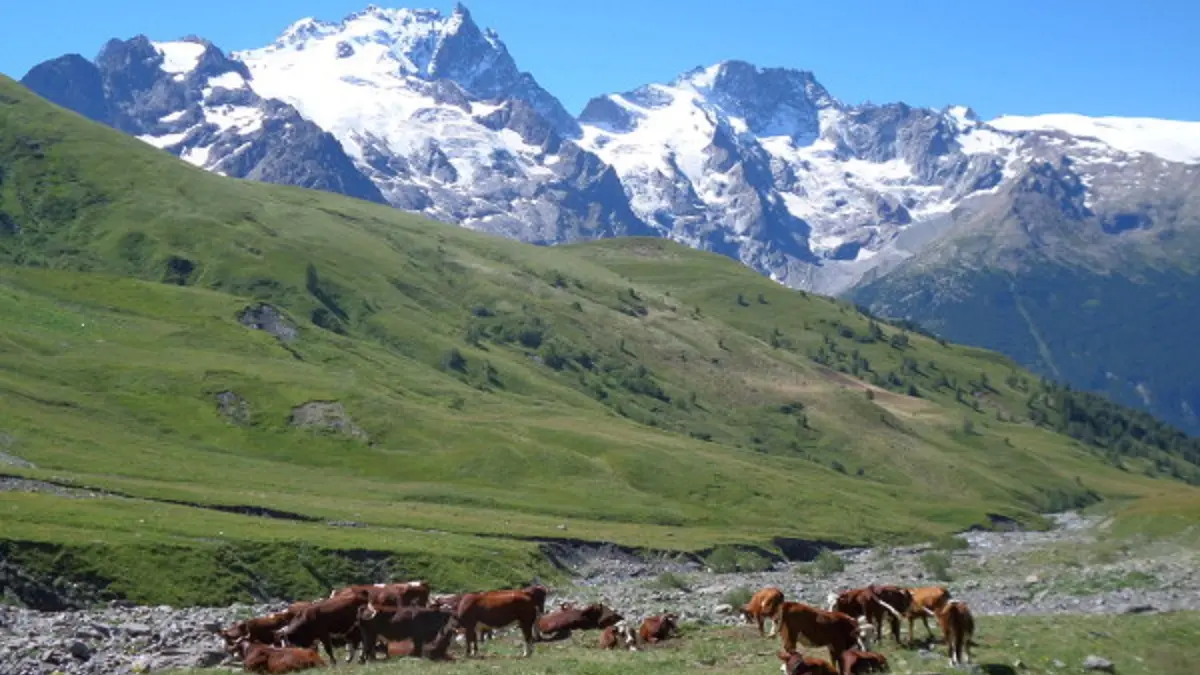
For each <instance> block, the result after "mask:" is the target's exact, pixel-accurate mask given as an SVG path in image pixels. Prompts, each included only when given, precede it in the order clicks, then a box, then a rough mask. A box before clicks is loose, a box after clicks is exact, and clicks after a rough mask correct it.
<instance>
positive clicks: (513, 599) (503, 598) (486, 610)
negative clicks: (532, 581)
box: [455, 587, 545, 657]
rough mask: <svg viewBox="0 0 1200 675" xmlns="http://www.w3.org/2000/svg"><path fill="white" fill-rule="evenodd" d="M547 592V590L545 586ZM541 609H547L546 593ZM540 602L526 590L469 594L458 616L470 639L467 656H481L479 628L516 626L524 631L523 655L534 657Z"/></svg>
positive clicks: (467, 637) (461, 603) (467, 639)
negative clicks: (545, 607) (534, 636)
mask: <svg viewBox="0 0 1200 675" xmlns="http://www.w3.org/2000/svg"><path fill="white" fill-rule="evenodd" d="M537 588H542V590H543V591H545V589H544V588H543V587H537ZM541 603H542V604H541V606H542V607H544V606H545V594H544V593H543V594H542V600H541ZM538 606H539V605H538V601H537V600H535V598H534V596H533V595H531V594H530V593H526V592H525V591H487V592H486V593H467V594H466V595H464V596H463V597H462V600H460V601H459V603H458V610H457V611H456V612H455V615H456V616H457V617H458V623H459V624H460V625H461V626H462V629H463V635H464V637H465V638H466V648H467V655H468V656H471V655H472V654H474V655H478V654H479V638H478V636H477V635H476V628H477V627H478V626H480V625H485V626H490V627H492V628H503V627H504V626H507V625H509V624H511V623H514V622H515V623H516V624H517V626H518V627H519V628H520V629H521V636H522V638H523V639H524V646H523V649H522V652H521V655H522V656H525V657H528V656H531V655H532V654H533V630H534V624H535V623H536V622H537V619H538V615H539V612H538Z"/></svg>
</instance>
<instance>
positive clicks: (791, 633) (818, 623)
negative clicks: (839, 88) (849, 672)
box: [776, 602, 859, 663]
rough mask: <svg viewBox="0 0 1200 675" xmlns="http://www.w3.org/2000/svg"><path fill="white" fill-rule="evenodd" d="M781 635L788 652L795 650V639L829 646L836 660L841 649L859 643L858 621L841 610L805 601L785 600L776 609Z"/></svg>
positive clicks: (830, 652)
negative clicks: (820, 606) (832, 609)
mask: <svg viewBox="0 0 1200 675" xmlns="http://www.w3.org/2000/svg"><path fill="white" fill-rule="evenodd" d="M776 617H777V618H776V622H777V623H779V635H780V637H782V639H783V649H784V651H786V652H794V651H796V642H797V641H799V642H800V643H801V644H803V645H804V646H806V647H827V648H828V649H829V656H830V660H831V661H832V662H833V663H839V662H840V661H841V657H842V652H844V651H846V650H847V649H851V648H853V647H854V646H855V645H857V644H858V640H859V631H858V621H857V620H855V619H854V617H852V616H850V615H848V614H844V613H842V612H836V611H835V612H826V611H824V610H820V609H817V608H816V607H812V606H809V605H806V604H804V603H802V602H784V603H783V604H781V605H780V606H779V611H778V612H777V613H776Z"/></svg>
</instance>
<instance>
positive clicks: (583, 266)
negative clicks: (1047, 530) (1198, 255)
mask: <svg viewBox="0 0 1200 675" xmlns="http://www.w3.org/2000/svg"><path fill="white" fill-rule="evenodd" d="M0 173H2V175H3V176H4V180H3V182H0V263H3V264H0V409H2V410H3V411H4V415H3V417H0V438H2V439H4V440H3V443H4V447H3V452H4V453H6V454H7V455H11V456H15V457H19V458H21V459H22V460H24V461H27V462H31V463H33V464H34V465H35V468H28V467H19V466H13V467H11V468H6V469H5V470H6V471H7V472H8V473H12V474H16V475H21V476H25V477H29V478H34V479H54V480H57V481H62V482H69V483H73V484H77V485H85V486H89V487H93V488H103V489H105V490H109V491H115V492H119V493H121V494H123V495H126V496H125V497H102V498H97V499H91V500H87V501H64V500H60V499H57V498H54V497H30V496H27V495H20V494H4V495H0V510H3V512H4V514H5V521H4V522H5V528H4V530H3V533H2V534H0V537H2V538H3V540H4V541H6V542H11V543H12V544H13V545H21V546H24V547H25V548H28V546H27V545H28V544H32V543H37V544H39V545H42V546H46V547H51V548H52V549H54V551H55V555H58V556H60V557H61V558H62V559H64V560H73V561H75V562H73V563H71V564H68V563H67V562H62V563H58V564H60V565H61V566H62V567H63V569H68V570H71V571H73V573H75V574H79V575H83V577H86V578H90V579H93V580H95V581H98V582H100V583H102V584H107V585H109V586H110V587H111V588H114V589H118V590H119V591H120V592H121V593H124V594H133V595H135V596H136V597H139V598H141V599H145V600H146V601H158V600H162V601H167V600H171V601H177V600H181V599H186V598H193V597H196V596H198V595H202V594H203V593H202V590H203V589H205V588H207V587H212V588H215V589H219V592H214V593H211V594H207V595H205V597H207V598H209V599H210V600H211V601H212V602H228V601H231V600H245V599H249V598H250V597H254V596H255V595H256V594H259V593H260V591H261V590H262V589H261V586H264V585H265V586H266V587H268V588H270V589H275V590H278V591H279V592H281V593H288V594H293V595H300V594H303V593H307V591H308V590H309V589H310V581H309V580H306V579H305V578H304V577H303V576H300V577H297V576H296V575H293V574H291V573H290V572H286V571H284V570H282V569H279V570H275V571H273V572H272V574H271V575H270V576H269V578H267V579H265V580H258V581H255V580H254V579H252V578H251V576H250V575H249V574H248V572H247V571H246V568H245V567H244V566H238V565H231V564H228V561H227V557H228V556H226V555H225V554H224V553H214V551H218V552H219V551H221V550H223V549H221V548H220V547H222V546H232V547H234V548H239V547H241V548H248V549H255V547H266V549H267V552H265V553H263V554H262V555H263V556H265V557H270V556H279V557H280V559H282V558H283V557H286V556H287V555H295V551H297V550H299V549H300V547H304V546H320V547H323V548H322V550H327V551H329V552H330V553H329V555H330V556H332V557H334V558H340V559H343V560H350V561H353V560H354V557H355V555H357V554H356V553H355V552H356V551H370V552H372V555H375V554H378V555H379V556H381V557H388V559H389V560H391V561H392V563H391V564H394V565H396V566H400V567H405V568H407V569H414V570H418V571H424V572H427V573H428V574H425V575H424V576H427V577H428V578H429V579H430V580H431V581H432V582H434V583H438V584H440V585H443V586H452V585H459V584H464V583H466V580H467V577H468V576H470V574H471V573H472V572H471V571H472V570H475V571H477V572H478V574H479V577H478V579H479V582H480V583H483V582H485V581H486V582H488V583H491V582H496V583H499V582H501V581H504V580H509V579H512V578H527V577H529V576H531V575H535V574H543V573H547V571H546V570H545V569H544V564H540V563H536V562H534V559H536V558H537V548H536V545H535V544H534V543H533V542H535V541H536V540H542V539H564V538H566V539H579V540H588V541H607V542H615V543H618V544H622V545H626V546H631V547H643V548H654V549H658V550H672V551H689V552H692V551H707V550H713V549H714V547H717V546H721V545H729V546H736V547H759V548H763V549H767V550H781V549H782V548H783V546H784V544H786V543H787V540H794V539H805V540H819V541H833V542H838V543H842V544H868V543H898V542H915V541H921V540H928V539H929V538H932V537H936V536H938V535H942V534H945V533H948V532H953V531H958V530H962V529H965V528H967V527H969V526H972V525H979V524H984V523H986V522H988V514H1000V515H1005V516H1009V517H1012V518H1015V519H1017V520H1019V521H1021V522H1024V523H1026V524H1031V525H1037V524H1038V523H1039V521H1040V519H1039V517H1038V515H1037V513H1038V512H1039V511H1042V510H1044V509H1047V508H1050V507H1052V506H1062V505H1064V504H1065V505H1071V504H1083V503H1087V502H1088V501H1090V500H1091V499H1092V498H1093V495H1096V496H1100V497H1103V498H1107V499H1113V500H1116V499H1120V500H1125V501H1126V503H1130V504H1136V503H1138V501H1137V500H1139V499H1142V498H1146V497H1153V498H1156V499H1161V500H1163V502H1162V503H1163V504H1168V503H1170V504H1175V505H1176V507H1178V508H1185V509H1186V508H1191V507H1190V506H1187V505H1189V504H1194V503H1200V499H1198V498H1197V495H1198V494H1200V491H1198V490H1196V489H1194V488H1189V487H1187V486H1184V485H1182V484H1181V483H1178V482H1175V481H1169V480H1164V479H1161V478H1153V477H1148V476H1145V475H1143V474H1142V472H1141V471H1139V470H1138V469H1139V468H1140V467H1139V466H1138V465H1137V464H1136V462H1134V463H1133V464H1131V465H1130V466H1129V467H1127V469H1126V470H1123V469H1120V468H1117V467H1114V466H1111V465H1109V464H1106V463H1105V462H1103V461H1101V459H1100V458H1099V457H1098V456H1097V455H1096V453H1095V452H1094V451H1093V450H1091V449H1088V448H1085V447H1084V446H1082V445H1080V444H1079V443H1078V442H1076V441H1074V440H1072V439H1070V438H1067V437H1065V436H1062V435H1059V434H1055V433H1052V432H1050V431H1048V430H1046V429H1044V428H1039V427H1037V426H1035V425H1033V424H1031V423H1029V421H1028V420H1026V419H1024V418H1023V417H1022V415H1021V411H1022V410H1023V406H1024V402H1025V398H1026V395H1025V393H1024V392H1023V391H1022V390H1021V389H1020V388H1019V383H1020V381H1021V380H1020V378H1029V377H1031V376H1029V375H1028V374H1027V373H1023V372H1022V371H1020V370H1019V369H1016V368H1015V366H1014V365H1013V364H1012V363H1011V362H1009V361H1008V360H1006V359H1004V358H1002V357H999V356H997V355H995V354H990V353H987V352H983V351H981V350H977V349H969V348H964V347H959V346H956V345H950V344H940V343H938V342H936V341H934V340H931V339H928V338H926V337H923V336H921V335H917V334H913V333H906V332H905V331H902V330H901V329H899V328H896V327H893V326H890V325H886V324H877V323H875V322H873V321H872V320H871V319H870V318H869V317H867V316H864V315H863V314H861V313H859V312H858V311H857V310H855V309H854V308H853V307H851V306H849V305H847V304H846V303H844V302H838V301H834V300H831V299H828V298H821V297H817V296H812V295H808V294H803V293H798V292H793V291H790V290H787V289H785V288H783V287H781V286H779V285H777V284H774V283H773V282H771V281H769V280H767V279H764V278H763V277H761V276H759V275H757V274H755V273H754V272H752V271H751V270H749V269H747V268H744V267H742V266H741V265H738V264H737V263H735V262H733V261H731V260H729V259H727V258H724V257H722V256H719V255H715V254H707V253H702V252H697V251H693V250H691V249H688V248H686V247H683V246H680V245H676V244H673V243H670V242H666V241H662V240H657V239H638V238H633V239H621V240H611V241H604V242H596V243H590V244H581V245H571V246H562V247H553V248H539V247H533V246H527V245H523V244H519V243H516V242H513V241H508V240H503V239H499V238H496V237H490V236H485V235H480V234H478V233H474V232H470V231H468V230H464V229H461V228H457V227H453V226H449V225H444V224H438V223H433V222H430V221H427V220H424V219H421V218H418V217H414V216H412V215H409V214H405V213H401V212H398V211H396V210H394V209H389V208H386V207H381V206H379V205H375V204H370V203H367V202H361V201H356V200H351V199H347V198H343V197H339V196H336V195H330V194H325V193H320V192H315V191H306V190H301V189H298V188H291V187H283V186H274V185H265V184H260V183H254V182H249V181H237V180H230V179H225V178H222V177H219V176H215V175H212V174H209V173H206V172H204V171H201V170H199V169H195V168H193V167H189V166H187V165H186V164H184V163H183V162H180V161H179V160H177V159H175V158H173V157H171V156H170V155H168V154H167V153H164V152H161V151H157V150H155V149H153V148H150V147H148V146H146V145H145V144H144V143H142V142H140V141H137V140H136V139H132V138H129V137H126V136H124V135H122V134H120V133H118V132H115V131H113V130H111V129H107V128H104V127H102V126H100V125H96V124H93V123H90V122H88V121H86V120H84V119H83V118H81V117H79V116H77V115H74V114H72V113H68V112H65V111H63V110H61V109H58V108H56V107H54V106H51V105H49V104H47V103H46V102H44V101H42V100H40V99H38V98H36V97H34V96H32V95H31V94H30V93H28V92H27V91H25V90H24V89H23V88H21V87H19V86H18V85H16V84H15V83H13V82H11V81H10V80H0ZM9 224H14V225H15V227H14V226H10V225H9ZM739 293H740V294H742V296H743V297H744V298H749V299H752V301H751V302H749V303H747V304H742V303H738V302H737V301H736V299H737V296H738V294H739ZM760 296H761V298H760ZM259 302H266V303H269V304H271V305H272V306H274V307H276V308H278V310H279V311H281V312H282V313H283V314H284V315H285V316H286V317H287V318H288V319H289V320H290V321H291V322H293V323H294V324H295V326H296V328H297V336H296V339H295V340H293V341H291V342H288V343H283V342H281V341H279V340H277V339H275V338H274V337H272V336H270V335H268V334H265V333H263V332H260V331H254V330H250V329H248V328H246V327H245V326H243V325H241V324H240V323H239V321H238V316H239V315H240V314H241V312H242V311H243V310H244V309H246V308H247V307H248V306H251V305H253V304H256V303H259ZM981 373H984V374H986V378H985V379H986V380H987V381H988V382H990V383H991V384H990V387H989V390H988V391H987V392H986V393H981V394H980V396H979V398H977V399H974V400H975V403H974V404H972V405H965V404H964V403H961V402H959V400H958V399H959V395H958V394H956V393H955V391H954V390H952V389H950V388H948V387H946V386H942V385H939V382H941V381H943V380H953V381H955V382H958V383H966V382H969V381H972V380H974V379H980V378H981ZM1014 374H1016V375H1019V377H1018V378H1017V379H1013V378H1010V377H1009V376H1013V375H1014ZM1006 379H1007V380H1011V381H1013V382H1016V383H1017V386H1010V385H1008V384H1007V383H1006ZM875 383H878V384H875ZM910 384H915V385H916V386H917V387H918V389H919V392H920V396H919V397H913V396H909V395H907V394H906V393H905V392H907V391H908V385H910ZM867 390H869V391H872V397H871V398H870V399H868V398H867V397H866V396H864V395H863V392H864V391H867ZM226 392H232V393H233V394H234V395H236V396H237V397H238V398H239V399H240V400H241V401H244V405H245V408H244V410H243V412H244V414H242V415H239V416H237V417H226V416H225V415H223V414H222V413H221V408H220V406H219V405H218V400H219V399H218V396H220V395H224V394H225V393H226ZM980 401H982V403H980ZM311 402H337V403H339V404H341V405H342V406H343V408H344V410H345V412H346V415H347V416H348V417H349V420H348V422H349V424H352V425H353V427H354V428H355V429H358V430H360V431H361V433H356V434H353V435H350V434H345V433H341V432H339V431H338V430H337V429H335V428H315V429H313V428H297V427H295V426H293V425H292V424H290V423H289V420H290V419H291V418H292V414H293V411H294V410H296V409H297V408H298V407H299V406H302V405H304V404H307V403H311ZM997 410H1001V411H1004V413H1005V414H1004V415H1003V418H1004V421H1001V420H1000V419H997V417H998V416H997V415H995V414H994V413H995V411H997ZM964 415H966V416H968V417H970V418H971V419H973V420H974V422H973V426H972V431H971V433H970V434H964V433H963V431H962V423H961V422H962V419H963V416H964ZM931 495H936V498H927V497H928V496H931ZM914 496H917V497H914ZM797 501H803V503H804V509H803V513H802V515H801V516H799V517H798V516H797V511H796V503H797ZM232 506H254V507H269V508H271V509H275V510H278V511H285V512H290V513H293V514H297V515H298V516H302V517H304V518H307V519H311V522H306V523H298V522H291V521H267V520H265V519H263V518H256V517H248V516H238V515H232V514H227V513H218V512H215V511H213V510H211V507H222V508H224V507H232ZM166 513H169V514H170V516H169V517H163V514H166ZM329 521H342V522H353V523H356V524H358V525H360V526H362V527H358V528H345V527H332V526H328V525H325V524H324V523H326V522H329ZM151 523H153V526H151ZM146 541H150V542H152V543H153V542H169V543H170V546H173V547H178V549H179V550H182V551H186V554H184V553H181V554H180V555H185V557H186V556H191V558H190V559H191V560H192V561H193V562H191V563H189V566H190V568H191V571H189V573H188V574H186V575H180V577H179V578H177V579H176V580H175V581H174V583H176V584H178V585H179V586H180V588H170V587H168V586H169V584H170V583H171V582H168V581H163V582H161V583H157V584H150V581H149V579H148V574H146V573H144V572H143V571H137V570H139V569H142V567H139V566H136V565H134V566H129V567H128V568H127V567H126V566H122V565H116V564H107V563H105V562H103V561H97V560H94V558H96V557H102V556H109V557H112V558H113V559H130V560H133V559H135V558H137V557H138V556H139V555H140V554H141V552H142V551H144V550H146V547H145V546H144V545H143V542H146ZM95 546H101V547H102V548H93V547H95ZM55 547H57V548H55ZM139 547H140V548H139ZM117 549H121V551H118V550H117ZM164 550H167V549H164ZM239 550H240V549H239ZM31 555H32V554H31ZM223 556H224V557H223ZM323 564H324V563H323ZM733 564H735V565H743V564H747V565H753V564H755V563H753V562H751V561H749V560H748V559H746V560H734V563H733ZM328 566H330V568H331V569H330V570H328V571H326V570H324V569H323V568H322V569H317V571H316V574H310V576H312V577H313V579H312V581H311V583H312V584H317V583H318V578H319V577H322V576H328V575H334V576H337V575H340V574H346V575H358V574H365V572H362V569H364V568H363V567H361V566H357V563H355V564H354V565H351V564H345V565H343V564H342V563H337V564H334V562H332V558H331V562H329V563H328ZM143 567H145V568H146V569H148V568H149V565H146V566H143ZM339 570H341V571H339ZM355 570H357V571H355ZM373 574H376V575H378V574H382V572H381V571H379V570H376V572H374V573H373ZM87 575H91V576H90V577H88V576H87ZM339 578H340V577H339ZM256 583H257V584H259V586H260V587H255V585H254V584H256ZM148 584H149V585H148ZM138 589H144V590H138Z"/></svg>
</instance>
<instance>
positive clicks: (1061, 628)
mask: <svg viewBox="0 0 1200 675" xmlns="http://www.w3.org/2000/svg"><path fill="white" fill-rule="evenodd" d="M917 630H918V635H922V636H923V635H924V629H923V628H921V627H920V626H919V625H918V627H917ZM1198 630H1200V613H1197V612H1179V613H1174V614H1160V615H1141V616H1061V617H980V618H979V619H978V620H977V627H976V642H977V643H978V646H976V647H975V648H974V649H973V652H972V653H973V655H974V657H975V659H974V660H975V662H976V663H978V664H980V665H981V666H982V672H984V673H987V674H988V675H1012V674H1013V673H1017V672H1022V673H1029V674H1031V675H1049V674H1050V673H1076V672H1082V667H1081V665H1082V663H1083V660H1084V659H1085V658H1086V657H1087V656H1088V655H1089V654H1096V655H1099V656H1103V657H1105V658H1108V659H1110V660H1111V661H1112V662H1113V663H1114V664H1115V665H1116V672H1118V673H1121V675H1191V673H1193V672H1195V662H1196V659H1197V658H1200V647H1198V646H1197V645H1196V643H1195V639H1194V636H1195V635H1196V632H1197V631H1198ZM595 639H596V634H595V633H594V632H593V633H588V634H585V636H584V637H583V638H580V637H578V636H577V637H574V638H572V641H571V642H569V643H565V644H559V645H539V646H538V647H537V652H536V653H535V654H534V656H533V657H532V658H530V659H527V660H523V659H519V658H517V657H516V655H517V654H518V653H519V647H518V643H517V641H516V640H515V639H514V638H513V637H512V636H511V635H508V636H504V637H501V638H499V639H498V640H497V642H494V643H490V644H489V645H488V646H486V647H484V648H483V649H484V653H485V658H482V659H480V660H473V661H470V662H465V663H464V662H462V661H459V662H456V663H453V664H446V665H442V666H439V667H438V668H437V670H438V671H439V672H445V673H496V674H498V675H535V674H537V675H542V674H548V673H580V674H583V675H609V674H611V675H618V674H621V675H625V674H629V675H638V674H640V673H654V674H655V675H672V674H679V675H693V674H695V673H728V674H729V675H743V674H745V675H750V674H752V673H766V672H778V669H779V661H778V660H777V658H776V656H775V653H776V652H777V651H778V649H779V641H778V639H767V638H761V637H758V636H757V635H756V633H755V630H754V628H753V627H748V626H743V627H738V628H721V629H716V628H704V629H699V628H685V633H684V637H683V638H682V639H680V640H675V641H669V642H666V643H663V644H662V645H660V646H658V647H653V648H648V649H646V650H644V651H641V652H637V653H629V652H604V651H600V650H599V649H596V648H595V646H594V645H595V642H594V640H595ZM880 649H881V651H883V652H884V653H885V654H886V655H887V657H888V659H889V662H890V664H891V666H892V672H895V673H930V672H951V670H950V669H949V668H948V667H947V665H946V658H945V655H944V654H945V652H944V651H942V650H943V649H944V648H943V647H941V646H933V649H935V650H937V653H936V656H934V657H932V658H924V657H922V656H920V655H919V654H918V653H917V652H916V651H912V650H908V649H896V648H895V645H894V644H893V643H891V642H890V641H888V642H885V643H883V644H882V646H881V647H880ZM807 652H808V653H809V654H811V655H814V656H818V657H822V658H826V659H827V658H829V657H828V652H827V651H822V650H807ZM1056 660H1058V661H1060V662H1062V663H1063V664H1064V666H1065V667H1062V668H1060V667H1057V666H1055V665H1054V662H1055V661H1056ZM1017 661H1020V662H1021V663H1022V664H1024V667H1023V668H1018V667H1016V666H1014V663H1016V662H1017ZM339 668H340V666H339ZM429 669H430V664H428V663H420V662H414V661H411V660H410V661H407V662H403V663H401V662H391V663H381V664H379V665H375V666H372V667H369V668H361V667H350V668H346V672H347V673H379V674H381V675H386V674H390V673H417V672H427V671H428V670H429ZM201 672H203V671H191V673H193V674H198V673H201ZM176 675H183V673H182V672H179V673H176Z"/></svg>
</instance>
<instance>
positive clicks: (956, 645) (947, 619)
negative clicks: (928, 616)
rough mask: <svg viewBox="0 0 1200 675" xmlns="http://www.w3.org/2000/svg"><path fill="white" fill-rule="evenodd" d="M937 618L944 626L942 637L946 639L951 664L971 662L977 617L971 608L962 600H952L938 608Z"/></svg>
mask: <svg viewBox="0 0 1200 675" xmlns="http://www.w3.org/2000/svg"><path fill="white" fill-rule="evenodd" d="M937 619H938V623H939V624H941V627H942V637H944V638H945V640H946V652H947V653H948V654H949V656H950V665H951V666H952V667H953V666H958V665H967V664H969V663H971V638H972V637H974V636H975V618H974V617H973V616H971V608H970V607H967V603H965V602H963V601H962V600H950V601H949V602H947V603H946V604H945V605H944V606H943V607H942V608H941V609H940V610H938V612H937Z"/></svg>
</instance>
